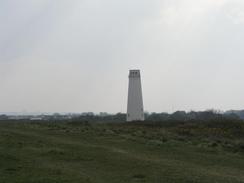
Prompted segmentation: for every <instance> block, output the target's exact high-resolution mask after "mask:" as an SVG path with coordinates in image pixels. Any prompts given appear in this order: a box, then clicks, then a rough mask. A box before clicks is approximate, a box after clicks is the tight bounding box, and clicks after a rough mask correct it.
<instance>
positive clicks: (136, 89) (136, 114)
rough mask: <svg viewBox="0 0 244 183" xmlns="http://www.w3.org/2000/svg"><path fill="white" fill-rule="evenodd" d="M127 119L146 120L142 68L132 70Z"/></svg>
mask: <svg viewBox="0 0 244 183" xmlns="http://www.w3.org/2000/svg"><path fill="white" fill-rule="evenodd" d="M127 121H128V122H130V121H144V109H143V98H142V87H141V74H140V70H130V74H129V92H128V105H127Z"/></svg>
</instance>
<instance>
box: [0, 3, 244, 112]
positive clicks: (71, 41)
mask: <svg viewBox="0 0 244 183" xmlns="http://www.w3.org/2000/svg"><path fill="white" fill-rule="evenodd" d="M0 22H1V23H0V111H1V112H12V111H14V112H21V111H28V112H85V111H93V112H100V111H106V112H112V113H115V112H125V111H126V103H127V90H128V70H129V69H140V70H141V72H142V84H143V96H144V104H145V109H146V110H148V111H150V112H153V111H155V112H162V111H164V112H172V111H176V110H187V111H188V110H205V109H213V108H214V109H220V110H227V109H244V82H243V79H244V50H243V49H244V1H243V0H52V1H50V0H21V1H20V0H1V1H0Z"/></svg>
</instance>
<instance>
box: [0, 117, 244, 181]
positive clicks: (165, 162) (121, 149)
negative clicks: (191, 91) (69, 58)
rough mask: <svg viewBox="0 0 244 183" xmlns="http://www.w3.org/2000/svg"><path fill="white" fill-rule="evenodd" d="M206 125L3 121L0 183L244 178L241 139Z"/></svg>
mask: <svg viewBox="0 0 244 183" xmlns="http://www.w3.org/2000/svg"><path fill="white" fill-rule="evenodd" d="M200 129H205V128H193V127H188V128H184V130H182V127H180V128H176V127H169V128H168V127H167V128H166V127H160V128H159V127H150V126H144V125H136V124H134V125H126V124H94V125H89V124H82V123H13V122H11V123H7V122H4V123H0V183H64V182H65V183H66V182H69V183H79V182H81V183H83V182H84V183H90V182H91V183H108V182H111V183H122V182H124V183H132V182H135V183H138V182H148V183H170V182H172V183H177V182H179V183H190V182H192V183H198V182H199V183H203V182H211V183H213V182H214V183H217V182H219V183H225V182H226V183H227V182H228V183H232V182H233V183H241V182H244V153H243V151H242V146H241V147H240V148H237V147H238V146H237V145H236V144H238V143H243V139H242V138H239V137H238V138H237V137H229V136H228V135H227V136H226V133H224V135H223V136H221V138H220V137H219V136H217V135H215V136H214V137H213V135H209V133H210V132H208V133H202V131H201V130H200ZM189 131H190V132H189ZM204 131H211V130H210V128H208V129H207V130H206V129H205V130H204ZM182 132H183V133H182ZM196 132H197V133H196ZM211 133H212V132H211ZM215 133H216V131H215V130H214V132H213V134H215ZM218 133H219V132H218ZM196 134H200V135H196ZM220 134H222V133H220ZM215 137H216V138H215ZM216 139H217V140H216ZM220 139H221V140H220ZM232 149H235V150H234V151H233V150H232Z"/></svg>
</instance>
